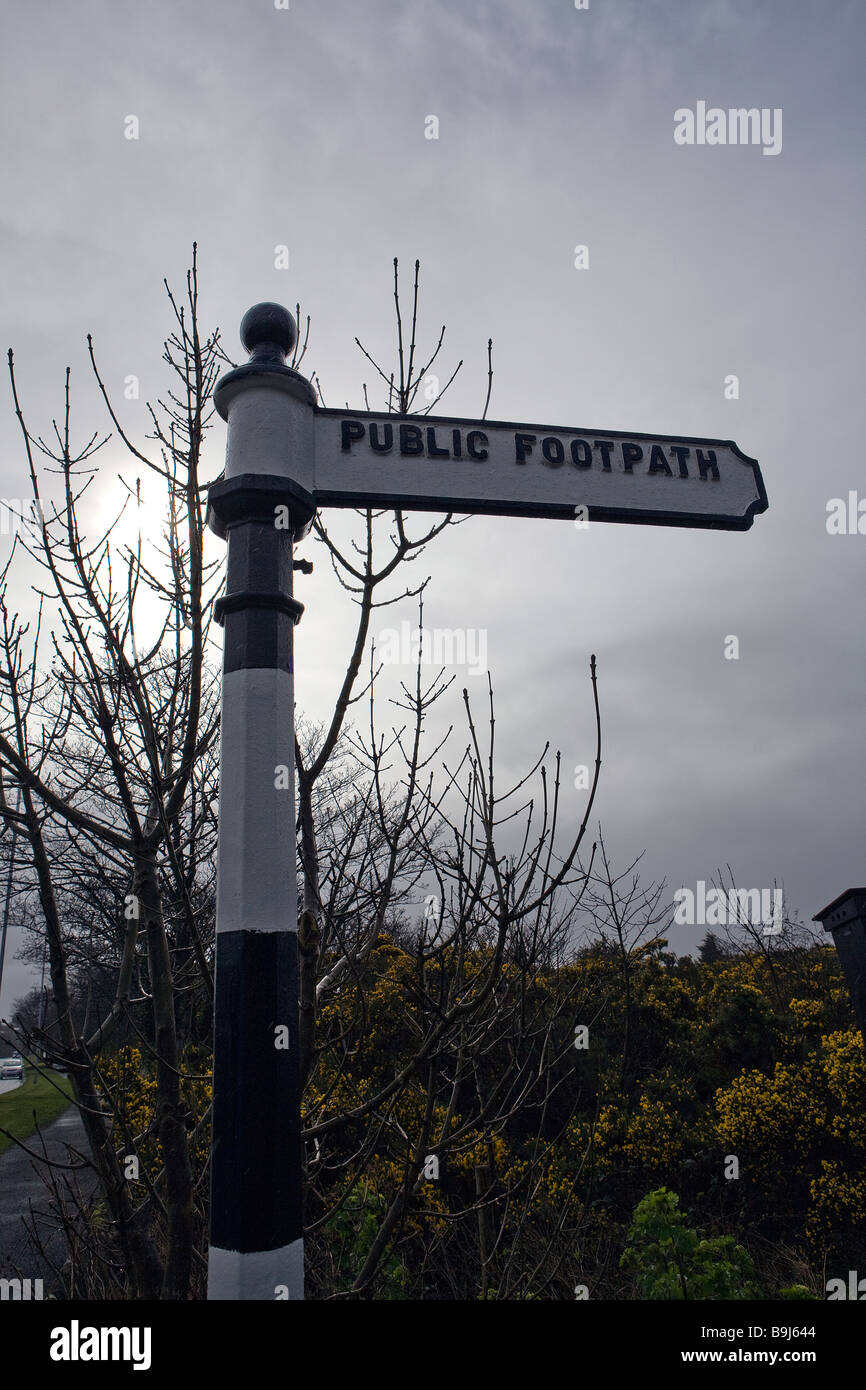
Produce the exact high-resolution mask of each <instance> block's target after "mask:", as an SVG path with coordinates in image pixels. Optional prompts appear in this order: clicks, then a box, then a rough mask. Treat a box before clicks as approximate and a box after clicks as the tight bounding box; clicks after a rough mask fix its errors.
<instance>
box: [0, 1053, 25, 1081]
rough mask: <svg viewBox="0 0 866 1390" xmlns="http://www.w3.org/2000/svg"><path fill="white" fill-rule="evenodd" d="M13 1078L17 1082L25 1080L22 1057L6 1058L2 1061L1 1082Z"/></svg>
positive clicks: (0, 1068)
mask: <svg viewBox="0 0 866 1390" xmlns="http://www.w3.org/2000/svg"><path fill="white" fill-rule="evenodd" d="M12 1077H14V1078H15V1079H16V1081H23V1080H24V1063H23V1061H22V1060H21V1058H20V1057H4V1058H3V1059H2V1060H0V1081H6V1080H7V1079H10V1078H12Z"/></svg>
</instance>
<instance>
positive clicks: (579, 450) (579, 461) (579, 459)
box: [571, 439, 592, 468]
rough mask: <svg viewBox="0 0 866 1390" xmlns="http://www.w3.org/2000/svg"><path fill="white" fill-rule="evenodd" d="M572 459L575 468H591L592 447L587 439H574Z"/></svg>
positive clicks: (572, 442)
mask: <svg viewBox="0 0 866 1390" xmlns="http://www.w3.org/2000/svg"><path fill="white" fill-rule="evenodd" d="M571 461H572V463H573V464H574V466H575V468H590V467H591V466H592V449H591V448H590V447H589V445H588V444H587V442H586V440H585V439H572V441H571Z"/></svg>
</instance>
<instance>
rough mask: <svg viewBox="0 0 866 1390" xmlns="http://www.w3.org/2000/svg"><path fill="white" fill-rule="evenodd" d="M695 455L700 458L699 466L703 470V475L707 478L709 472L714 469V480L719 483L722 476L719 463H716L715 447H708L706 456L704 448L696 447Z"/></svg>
mask: <svg viewBox="0 0 866 1390" xmlns="http://www.w3.org/2000/svg"><path fill="white" fill-rule="evenodd" d="M695 455H696V457H697V460H698V468H699V469H700V470H701V477H702V478H706V476H707V473H708V472H709V470H710V469H712V471H713V481H714V482H717V483H719V482H721V478H720V477H719V465H718V464H717V463H716V451H715V449H708V450H707V452H706V456H705V455H704V451H703V449H695Z"/></svg>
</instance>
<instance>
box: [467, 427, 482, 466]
mask: <svg viewBox="0 0 866 1390" xmlns="http://www.w3.org/2000/svg"><path fill="white" fill-rule="evenodd" d="M476 439H479V440H480V441H481V443H482V444H486V443H487V435H486V434H485V433H484V431H483V430H470V431H469V433H468V434H467V436H466V452H467V454H468V455H469V457H470V458H471V459H478V460H479V462H482V463H483V461H484V459H486V458H487V450H486V449H476V447H475V441H476Z"/></svg>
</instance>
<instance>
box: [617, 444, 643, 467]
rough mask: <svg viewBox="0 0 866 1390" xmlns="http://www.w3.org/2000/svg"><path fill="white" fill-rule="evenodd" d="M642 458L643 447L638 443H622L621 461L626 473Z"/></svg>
mask: <svg viewBox="0 0 866 1390" xmlns="http://www.w3.org/2000/svg"><path fill="white" fill-rule="evenodd" d="M642 458H643V449H642V448H641V446H640V445H639V444H623V446H622V461H623V463H624V465H625V471H626V473H630V472H631V471H632V469H633V468H634V466H635V464H636V463H640V461H641V459H642Z"/></svg>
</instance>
